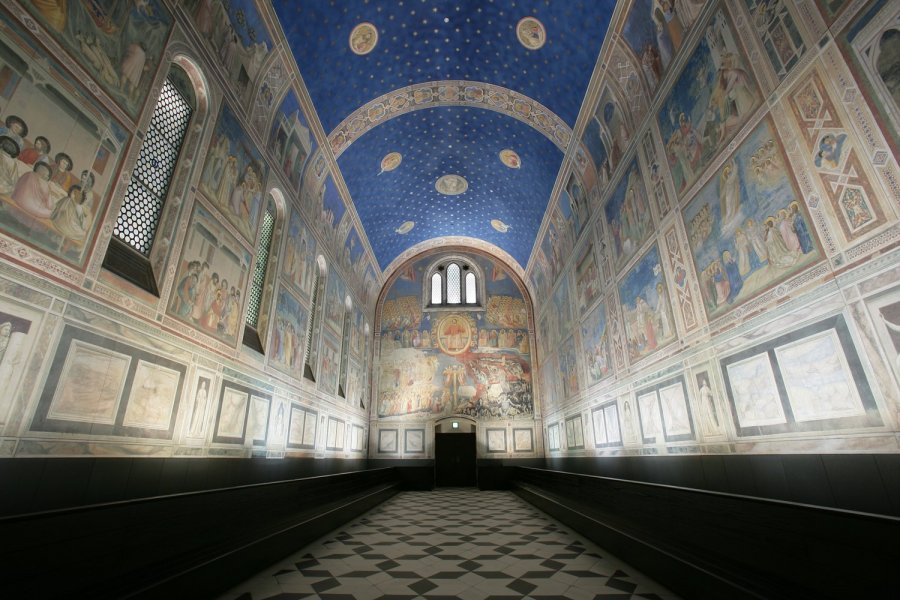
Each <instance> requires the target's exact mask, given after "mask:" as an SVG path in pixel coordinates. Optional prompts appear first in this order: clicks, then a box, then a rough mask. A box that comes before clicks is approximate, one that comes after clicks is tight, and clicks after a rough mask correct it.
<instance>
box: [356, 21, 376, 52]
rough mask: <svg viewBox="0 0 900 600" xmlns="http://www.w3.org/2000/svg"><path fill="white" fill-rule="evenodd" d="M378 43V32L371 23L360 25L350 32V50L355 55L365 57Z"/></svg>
mask: <svg viewBox="0 0 900 600" xmlns="http://www.w3.org/2000/svg"><path fill="white" fill-rule="evenodd" d="M377 43H378V30H377V29H376V28H375V26H374V25H372V24H371V23H360V24H359V25H357V26H356V27H354V28H353V31H351V32H350V49H351V50H353V53H354V54H358V55H360V56H365V55H366V54H368V53H369V52H371V51H372V50H374V49H375V44H377Z"/></svg>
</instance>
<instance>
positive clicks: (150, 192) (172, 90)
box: [103, 65, 196, 294]
mask: <svg viewBox="0 0 900 600" xmlns="http://www.w3.org/2000/svg"><path fill="white" fill-rule="evenodd" d="M195 108H196V101H195V97H194V90H193V87H192V85H191V83H190V79H189V78H188V76H187V75H186V74H185V72H184V71H182V70H181V68H179V67H178V66H175V65H173V66H172V69H171V70H170V71H169V75H168V77H167V78H166V80H165V82H164V83H163V86H162V90H161V91H160V93H159V98H157V100H156V107H155V108H154V109H153V116H152V117H151V119H150V125H149V127H148V128H147V132H146V133H145V134H144V140H143V143H142V144H141V150H140V154H139V155H138V159H137V163H136V164H135V165H134V170H133V171H132V172H131V179H130V181H129V182H128V188H127V189H126V190H125V198H124V200H123V201H122V207H121V208H120V209H119V215H118V217H117V218H116V224H115V226H114V227H113V237H112V239H111V240H110V245H109V249H108V250H107V254H106V257H105V259H104V263H103V266H104V267H106V268H107V269H109V270H111V271H113V272H115V273H116V274H118V275H120V276H121V277H123V278H125V279H127V280H128V281H131V282H132V283H134V284H136V285H138V286H140V287H142V288H144V289H146V290H148V291H150V292H152V293H154V294H158V290H157V289H156V280H155V278H154V277H153V272H152V270H151V268H150V262H149V258H150V249H151V248H152V247H153V240H154V238H155V236H156V230H157V227H158V226H159V220H160V216H161V215H162V210H163V206H164V205H165V202H166V196H167V194H168V192H169V184H170V183H171V182H172V175H173V174H174V173H175V166H176V165H177V164H178V157H179V154H180V152H181V147H182V144H183V142H184V138H185V134H186V133H187V130H188V126H189V125H190V122H191V116H192V115H193V113H194V110H195Z"/></svg>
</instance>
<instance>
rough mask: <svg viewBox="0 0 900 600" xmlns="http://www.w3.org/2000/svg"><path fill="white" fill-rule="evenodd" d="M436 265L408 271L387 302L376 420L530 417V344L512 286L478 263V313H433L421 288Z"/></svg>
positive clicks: (491, 266) (495, 268)
mask: <svg viewBox="0 0 900 600" xmlns="http://www.w3.org/2000/svg"><path fill="white" fill-rule="evenodd" d="M431 260H432V259H426V260H423V261H421V262H419V263H418V264H416V265H415V266H414V267H413V268H411V269H404V270H403V274H402V275H401V276H400V277H398V279H397V280H396V281H395V282H394V283H393V286H392V287H391V290H390V292H388V294H386V296H385V302H384V305H383V307H382V312H381V360H380V376H379V381H378V406H377V410H378V416H379V417H382V418H383V417H397V416H403V417H405V418H410V417H413V418H416V417H421V418H428V419H430V418H432V417H434V416H440V415H451V414H464V415H469V416H472V417H475V418H478V419H491V418H497V419H508V418H522V417H528V418H530V417H531V415H532V414H533V413H534V400H533V397H532V375H531V342H530V339H529V334H528V316H527V312H526V308H525V302H524V300H523V298H522V294H521V292H520V291H519V289H518V287H517V286H516V284H515V282H514V281H513V280H512V279H511V278H510V276H509V274H508V272H507V271H506V270H504V269H503V267H501V266H500V265H498V264H495V263H493V262H491V261H489V260H486V259H480V260H478V265H479V266H480V267H481V270H482V272H483V273H484V274H485V292H486V298H485V301H484V302H482V303H481V308H480V309H478V310H464V311H462V310H461V311H459V312H454V311H450V312H448V311H440V312H438V311H433V312H429V311H427V310H423V308H422V287H421V286H422V280H423V276H424V273H425V268H426V267H427V266H428V264H430V262H431Z"/></svg>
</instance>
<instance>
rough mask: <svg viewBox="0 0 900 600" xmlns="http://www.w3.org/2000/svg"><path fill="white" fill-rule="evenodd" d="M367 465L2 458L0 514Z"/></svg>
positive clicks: (331, 461) (261, 460) (243, 460)
mask: <svg viewBox="0 0 900 600" xmlns="http://www.w3.org/2000/svg"><path fill="white" fill-rule="evenodd" d="M366 468H367V461H366V460H365V459H315V458H287V459H282V460H267V459H265V458H249V459H248V458H145V457H140V458H116V457H111V458H107V457H102V458H94V457H86V458H4V459H0V485H2V488H3V490H4V493H3V494H0V517H2V516H10V515H17V514H25V513H34V512H42V511H47V510H59V509H65V508H73V507H78V506H88V505H93V504H103V503H107V502H121V501H124V500H133V499H136V498H149V497H155V496H166V495H171V494H181V493H186V492H198V491H202V490H210V489H222V488H228V487H232V486H239V485H252V484H256V483H267V482H273V481H284V480H289V479H297V478H302V477H315V476H318V475H332V474H335V473H346V472H350V471H361V470H364V469H366Z"/></svg>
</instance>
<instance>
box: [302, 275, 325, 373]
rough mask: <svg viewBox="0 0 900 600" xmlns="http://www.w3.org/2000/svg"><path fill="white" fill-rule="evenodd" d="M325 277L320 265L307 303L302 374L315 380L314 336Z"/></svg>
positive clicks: (316, 330)
mask: <svg viewBox="0 0 900 600" xmlns="http://www.w3.org/2000/svg"><path fill="white" fill-rule="evenodd" d="M324 287H325V278H324V277H323V276H322V269H321V267H319V268H318V270H317V271H316V278H315V281H313V293H312V301H311V302H310V305H309V315H310V317H309V331H307V332H306V348H305V351H304V353H303V354H304V356H305V357H306V359H305V360H304V361H303V376H304V377H305V378H307V379H309V380H312V381H315V380H316V371H315V368H316V367H315V364H316V358H318V356H319V354H318V352H317V348H316V344H315V341H316V338H317V337H318V335H317V333H318V331H319V312H320V311H319V301H320V299H321V298H322V295H323V294H324V291H325V290H324V289H323V288H324Z"/></svg>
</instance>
